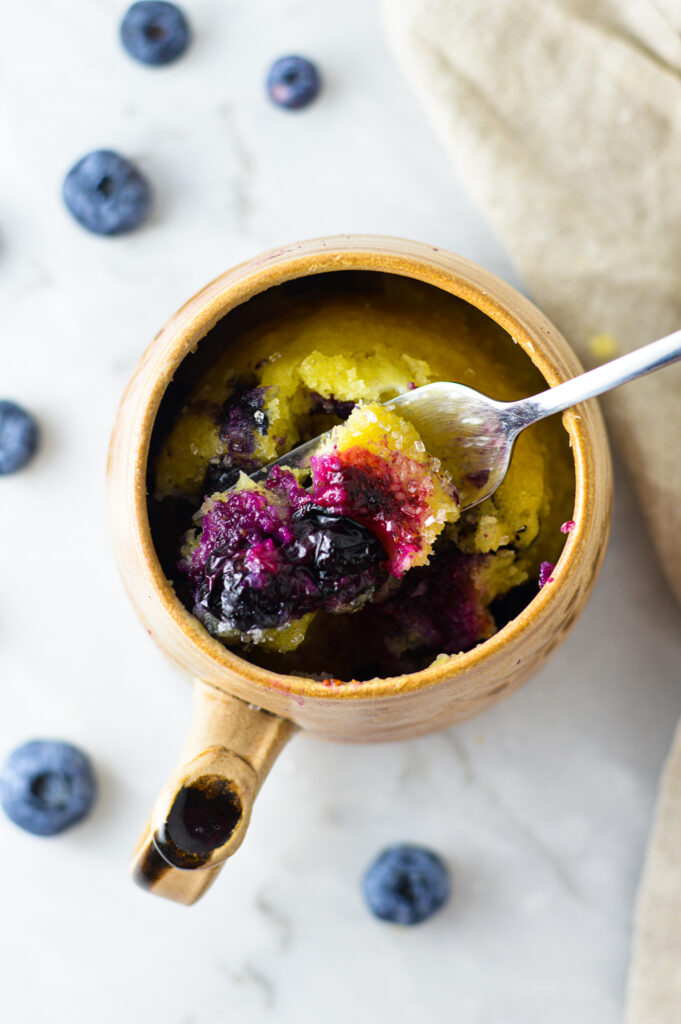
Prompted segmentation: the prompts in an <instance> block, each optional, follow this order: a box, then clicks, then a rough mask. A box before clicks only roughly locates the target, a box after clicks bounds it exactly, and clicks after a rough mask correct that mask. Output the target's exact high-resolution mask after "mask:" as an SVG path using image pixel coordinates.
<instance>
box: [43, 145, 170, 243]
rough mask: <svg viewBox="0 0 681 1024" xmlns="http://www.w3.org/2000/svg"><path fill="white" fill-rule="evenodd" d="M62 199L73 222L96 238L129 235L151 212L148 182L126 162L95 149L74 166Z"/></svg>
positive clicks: (121, 158)
mask: <svg viewBox="0 0 681 1024" xmlns="http://www.w3.org/2000/svg"><path fill="white" fill-rule="evenodd" d="M62 195H63V197H64V202H65V203H66V206H67V207H68V209H69V211H70V212H71V213H72V214H73V216H74V217H75V218H76V220H77V221H78V222H79V223H80V224H82V225H83V227H84V228H87V229H88V231H93V232H94V233H95V234H96V235H120V234H122V233H123V232H124V231H132V230H133V228H137V227H139V226H140V224H142V223H143V222H144V221H145V220H146V219H147V216H148V214H149V210H150V208H151V188H150V187H149V182H148V181H147V180H146V178H144V177H143V176H142V175H141V174H140V172H139V171H138V170H137V168H136V167H134V166H133V165H132V164H131V163H130V161H129V160H126V159H125V157H122V156H119V154H118V153H114V152H112V151H111V150H109V149H95V150H94V151H93V152H92V153H88V154H87V155H86V156H84V157H83V158H82V159H81V160H79V161H78V163H77V164H74V166H73V167H72V168H71V170H70V171H69V173H68V174H67V175H66V178H65V179H64V186H63V189H62Z"/></svg>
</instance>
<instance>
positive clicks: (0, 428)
mask: <svg viewBox="0 0 681 1024" xmlns="http://www.w3.org/2000/svg"><path fill="white" fill-rule="evenodd" d="M37 447H38V426H37V424H36V422H35V420H34V419H33V417H32V416H31V415H30V413H27V412H26V410H25V409H22V408H21V406H19V405H15V403H14V402H7V401H0V476H4V475H5V474H7V473H15V472H16V471H17V470H18V469H21V468H22V466H25V465H26V463H27V462H28V461H29V460H30V459H31V458H32V456H33V454H34V453H35V450H36V448H37Z"/></svg>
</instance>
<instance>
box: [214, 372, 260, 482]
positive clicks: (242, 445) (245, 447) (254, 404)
mask: <svg viewBox="0 0 681 1024" xmlns="http://www.w3.org/2000/svg"><path fill="white" fill-rule="evenodd" d="M266 391H267V388H264V387H255V388H253V387H249V386H248V384H246V383H245V382H243V381H239V382H238V383H237V384H236V385H235V386H234V390H233V391H232V394H231V395H230V396H229V398H228V399H227V401H226V402H225V403H224V404H223V406H222V412H221V414H220V435H221V437H222V438H223V439H224V440H225V441H226V442H227V445H228V448H229V455H230V458H231V459H232V460H233V461H234V462H235V463H237V464H241V465H244V468H255V467H250V466H249V465H245V460H244V456H249V455H251V454H252V453H253V452H254V451H255V447H256V436H255V435H256V434H262V435H264V434H266V433H267V428H268V426H269V421H268V418H267V413H266V412H264V407H265V392H266ZM246 461H247V460H246Z"/></svg>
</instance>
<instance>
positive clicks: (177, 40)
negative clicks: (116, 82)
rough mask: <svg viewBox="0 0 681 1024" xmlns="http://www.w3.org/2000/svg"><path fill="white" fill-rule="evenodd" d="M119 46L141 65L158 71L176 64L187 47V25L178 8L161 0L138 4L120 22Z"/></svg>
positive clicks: (147, 0)
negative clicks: (164, 66)
mask: <svg viewBox="0 0 681 1024" xmlns="http://www.w3.org/2000/svg"><path fill="white" fill-rule="evenodd" d="M121 43H122V44H123V46H124V48H125V49H126V50H127V52H128V53H129V54H130V56H131V57H134V58H135V60H139V61H141V63H142V64H151V65H154V66H156V67H159V66H160V65H161V64H170V62H171V61H173V60H177V58H178V57H180V56H181V55H182V54H183V53H184V51H185V50H186V49H187V46H188V45H189V25H188V24H187V19H186V18H185V16H184V14H183V13H182V11H181V10H180V9H179V7H176V6H175V4H169V3H165V2H164V0H140V2H139V3H136V4H133V5H132V7H129V8H128V10H127V11H126V13H125V16H124V18H123V21H122V22H121Z"/></svg>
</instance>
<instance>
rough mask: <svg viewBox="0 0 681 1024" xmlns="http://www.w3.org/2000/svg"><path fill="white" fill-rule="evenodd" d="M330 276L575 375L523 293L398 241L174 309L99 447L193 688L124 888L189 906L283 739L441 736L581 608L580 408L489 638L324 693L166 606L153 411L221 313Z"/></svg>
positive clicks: (279, 262) (600, 467)
mask: <svg viewBox="0 0 681 1024" xmlns="http://www.w3.org/2000/svg"><path fill="white" fill-rule="evenodd" d="M341 270H361V271H379V272H384V273H389V274H395V275H402V276H404V277H408V278H413V279H416V280H418V281H422V282H425V283H427V284H430V285H433V286H434V287H436V288H438V289H441V290H443V291H446V292H449V293H451V294H452V295H455V296H457V297H458V298H460V299H462V300H463V301H464V302H466V303H468V304H470V305H472V306H474V307H476V308H477V309H478V310H480V311H481V313H483V314H485V315H486V316H487V317H489V318H490V319H491V320H493V321H495V322H496V323H497V324H498V325H499V326H500V327H501V328H503V330H504V331H506V332H507V333H508V334H509V335H510V336H511V338H512V339H513V340H514V341H515V342H516V343H517V344H518V345H519V346H520V347H521V348H522V349H523V350H524V351H525V353H526V354H527V355H528V356H529V358H530V359H531V361H532V362H533V363H534V365H535V367H536V368H537V369H538V370H539V372H540V373H541V375H542V376H543V378H544V379H545V381H546V382H547V384H548V385H550V386H554V385H556V384H558V383H560V382H561V381H563V380H566V379H568V378H570V377H573V376H575V375H576V374H578V373H579V372H581V370H582V367H581V366H580V364H579V362H578V360H577V357H576V356H575V355H574V353H573V352H572V350H571V349H570V347H569V346H568V344H567V342H566V341H565V340H564V338H563V337H562V336H561V335H560V334H559V333H558V331H557V330H556V329H555V328H554V327H553V326H552V325H551V324H550V323H549V322H548V321H547V320H546V318H545V317H544V316H543V314H542V313H541V312H540V311H539V310H538V309H537V308H536V307H535V306H533V305H532V303H530V302H529V301H528V300H527V299H526V298H524V297H523V296H522V295H520V294H519V293H518V292H517V291H515V290H514V289H513V288H511V287H510V286H509V285H508V284H506V283H505V282H503V281H501V280H500V279H499V278H497V277H495V276H494V275H493V274H491V273H489V272H488V271H486V270H483V269H482V268H480V267H478V266H476V265H475V264H473V263H470V262H469V261H467V260H465V259H462V258H461V257H458V256H455V255H452V254H450V253H447V252H444V251H442V250H440V249H436V248H433V247H431V246H427V245H423V244H419V243H414V242H407V241H403V240H401V239H392V238H379V237H370V236H341V237H336V238H327V239H319V240H313V241H308V242H301V243H297V244H294V245H290V246H287V247H284V248H281V249H277V250H275V251H273V252H269V253H265V254H264V255H261V256H258V257H256V258H255V259H253V260H251V261H249V262H247V263H244V264H241V265H240V266H238V267H236V268H234V269H233V270H230V271H228V272H227V273H225V274H223V275H222V276H221V277H219V278H217V279H216V280H215V281H213V282H212V283H211V284H209V285H207V286H206V287H205V288H204V289H202V290H201V291H200V292H199V293H198V294H197V295H195V296H194V298H192V299H190V301H189V302H188V303H186V304H185V305H184V306H183V307H182V308H181V309H180V310H179V311H178V312H177V313H176V314H175V315H174V316H173V317H172V318H171V320H170V321H169V322H168V324H166V326H165V327H164V328H163V329H162V330H161V332H160V334H159V335H158V336H157V337H156V338H155V340H154V341H153V342H152V344H151V346H150V347H149V348H148V350H147V351H146V353H145V354H144V356H143V357H142V359H141V360H140V363H139V365H138V367H137V369H136V371H135V373H134V375H133V377H132V379H131V381H130V383H129V384H128V387H127V389H126V391H125V394H124V396H123V399H122V401H121V405H120V408H119V411H118V416H117V420H116V424H115V427H114V431H113V436H112V440H111V449H110V456H109V469H108V506H109V520H110V527H111V533H112V541H113V546H114V551H115V555H116V559H117V562H118V566H119V569H120V572H121V575H122V578H123V582H124V584H125V587H126V589H127V592H128V594H129V597H130V599H131V601H132V603H133V605H134V607H135V609H136V611H137V613H138V615H139V617H140V618H141V620H142V622H143V623H144V625H145V626H146V628H147V630H148V631H149V632H150V634H151V635H152V636H153V637H154V639H155V640H156V642H157V643H158V644H159V645H160V646H161V647H162V648H163V649H164V650H165V651H166V653H167V654H168V655H170V656H171V657H172V658H173V659H174V660H175V661H176V662H178V663H179V664H180V665H182V666H183V667H184V668H185V669H186V670H187V671H188V672H190V673H191V674H192V675H193V676H194V678H195V680H196V682H195V698H194V717H193V722H192V726H191V730H190V733H189V737H188V741H187V744H186V747H185V749H184V751H183V753H182V754H181V756H180V759H179V762H178V766H177V767H176V769H175V771H174V773H173V774H172V776H171V778H170V780H169V782H168V784H167V785H166V787H165V788H164V790H163V791H162V793H161V794H160V796H159V798H158V800H157V801H156V804H155V806H154V810H153V813H152V816H151V819H150V821H149V823H148V825H147V827H146V828H145V830H144V833H143V835H142V838H141V840H140V843H139V845H138V848H137V850H136V853H135V857H134V861H133V873H134V876H135V878H136V880H137V881H138V882H139V883H140V884H141V885H143V886H144V887H146V888H147V889H149V890H150V891H151V892H154V893H156V894H158V895H161V896H165V897H167V898H169V899H173V900H176V901H178V902H181V903H186V904H189V903H193V902H195V900H197V899H198V898H199V896H201V894H202V893H203V892H204V891H205V889H206V888H207V887H208V886H209V885H210V883H211V882H212V881H213V880H214V878H215V876H216V874H217V871H218V870H219V868H220V866H221V865H222V863H223V862H224V861H225V860H226V859H227V858H228V857H229V856H231V854H232V853H234V852H235V850H236V849H237V848H238V846H239V845H240V844H241V841H242V839H243V837H244V833H245V831H246V828H247V825H248V821H249V818H250V812H251V807H252V804H253V800H254V798H255V796H256V794H257V791H258V789H259V787H260V785H261V784H262V782H263V780H264V778H265V776H266V775H267V772H268V771H269V769H270V767H271V765H272V763H273V761H274V759H275V758H276V755H277V754H278V752H279V751H280V750H281V748H282V747H283V746H284V744H285V743H286V741H287V740H288V739H289V738H290V736H291V735H292V734H293V732H294V731H295V730H296V729H297V728H304V729H309V730H311V731H313V732H315V733H317V734H318V735H321V736H324V737H327V738H329V739H336V740H344V741H353V740H354V741H361V742H368V741H378V740H397V739H405V738H408V737H412V736H417V735H420V734H424V733H427V732H431V731H434V730H438V729H444V728H446V727H447V726H450V725H452V724H454V723H456V722H459V721H461V720H463V719H465V718H468V717H470V716H471V715H475V714H477V713H478V712H480V711H483V710H484V709H485V708H488V707H490V706H491V705H492V704H494V703H495V702H496V701H498V700H499V699H500V698H501V697H503V696H506V695H507V694H510V693H512V692H513V691H514V690H515V689H517V688H518V687H519V686H520V685H521V683H523V682H524V681H525V680H526V679H527V678H528V677H529V676H530V675H531V674H532V673H534V672H536V671H537V669H539V668H540V666H541V665H542V664H543V663H544V662H545V661H546V659H547V658H548V656H549V655H550V654H551V652H552V651H553V650H554V649H555V648H556V647H557V646H558V644H559V643H560V642H561V640H562V639H563V638H564V637H565V635H566V633H567V632H568V630H569V628H570V626H571V625H572V624H573V623H574V621H575V620H576V618H577V616H578V615H579V613H580V611H581V610H582V608H583V606H584V604H585V602H586V599H587V597H588V594H589V592H590V590H591V587H592V585H593V582H594V580H595V577H596V575H597V572H598V569H599V568H600V564H601V561H602V558H603V555H604V552H605V545H606V541H607V536H608V530H609V520H610V504H611V491H612V480H611V466H610V456H609V450H608V444H607V439H606V434H605V429H604V426H603V421H602V418H601V414H600V410H599V409H598V407H597V405H596V404H595V403H594V402H588V403H585V404H583V405H580V406H577V407H575V408H574V409H571V410H569V411H567V412H565V413H564V414H563V425H564V428H565V430H566V431H567V433H568V435H569V438H570V445H571V449H572V456H573V459H574V472H575V505H574V513H573V516H572V518H573V519H574V522H575V527H574V529H573V530H572V532H571V533H570V534H569V535H568V537H567V542H566V544H565V547H564V548H563V551H562V553H561V556H560V559H559V561H558V563H557V565H556V568H555V571H554V573H553V576H552V582H551V585H550V586H547V587H544V588H543V589H542V590H540V591H539V593H538V594H537V596H536V597H534V599H533V600H531V601H530V603H529V604H528V605H527V606H526V607H525V608H524V609H523V610H522V611H521V612H520V613H519V614H518V615H517V616H516V617H515V618H513V619H511V621H509V622H508V623H507V624H506V625H505V626H504V627H503V628H502V629H500V630H499V632H497V633H496V634H495V635H494V636H493V637H492V638H491V639H489V640H486V641H485V642H484V643H481V644H479V645H478V646H477V647H474V648H473V649H472V650H469V651H467V652H466V653H463V654H459V655H456V656H455V657H451V658H448V659H446V660H438V661H436V662H435V663H434V664H432V665H430V666H429V667H427V668H425V669H423V670H422V671H420V672H414V673H412V674H409V675H403V676H397V677H393V678H390V679H378V678H377V679H371V680H368V681H365V682H348V683H342V684H340V683H337V682H335V681H333V680H326V681H323V682H321V681H316V680H314V679H310V678H305V677H303V676H295V675H282V674H281V673H276V672H272V671H269V670H267V669H264V668H260V667H258V666H257V665H254V664H252V663H251V662H249V661H246V660H245V659H244V658H242V657H240V656H239V655H238V654H237V653H235V652H234V651H232V650H230V649H228V648H227V647H225V646H223V644H221V643H220V642H219V641H218V640H216V639H214V638H213V637H212V636H210V635H209V634H208V633H207V632H206V630H205V629H204V628H203V626H202V625H201V623H200V622H199V621H198V620H197V619H196V618H195V617H194V616H193V615H192V614H191V613H190V612H189V611H188V610H187V609H186V608H185V607H184V605H183V604H182V603H181V602H180V601H179V599H178V597H177V596H176V594H175V591H174V590H173V587H172V585H171V583H170V582H169V580H168V579H167V577H166V576H165V574H164V572H163V570H162V568H161V564H160V561H159V558H158V555H157V553H156V549H155V546H154V542H153V539H152V533H151V528H150V523H149V516H148V511H147V461H148V455H149V448H150V442H151V435H152V431H153V428H154V423H155V419H156V415H157V413H158V410H159V406H160V404H161V401H162V399H163V396H164V394H165V392H166V390H167V388H168V386H169V384H170V383H171V381H172V379H173V377H174V375H175V373H176V371H177V369H178V367H179V366H180V364H181V363H182V361H183V360H184V359H185V358H186V357H187V356H188V355H189V354H190V353H192V352H194V351H195V350H196V348H197V346H198V345H199V344H200V342H201V339H203V338H204V337H205V336H206V335H207V334H208V332H209V331H210V330H211V328H213V327H214V326H215V324H216V323H218V321H220V320H221V319H222V318H223V317H225V316H226V315H227V314H228V313H229V311H230V310H232V309H235V308H236V307H237V306H240V305H241V304H242V303H244V302H246V301H248V300H249V299H251V298H253V297H254V296H256V295H258V294H260V293H263V292H265V291H266V290H267V289H270V288H272V287H274V286H277V285H280V284H282V283H284V282H287V281H292V280H294V279H296V278H302V277H306V276H308V275H317V274H325V273H329V272H335V271H341Z"/></svg>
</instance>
